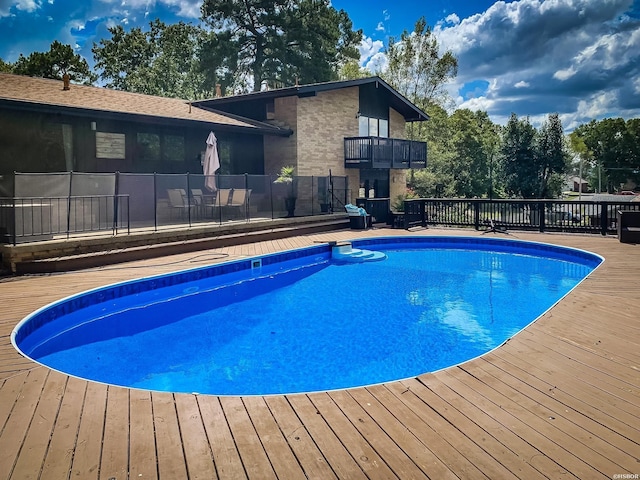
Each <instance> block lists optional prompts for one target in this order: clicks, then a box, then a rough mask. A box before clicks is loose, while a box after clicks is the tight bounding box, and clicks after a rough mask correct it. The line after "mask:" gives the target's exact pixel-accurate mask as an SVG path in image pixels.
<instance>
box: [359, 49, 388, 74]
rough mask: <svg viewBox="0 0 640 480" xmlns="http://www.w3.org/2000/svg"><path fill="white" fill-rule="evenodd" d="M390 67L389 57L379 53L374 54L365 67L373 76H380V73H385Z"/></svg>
mask: <svg viewBox="0 0 640 480" xmlns="http://www.w3.org/2000/svg"><path fill="white" fill-rule="evenodd" d="M388 65H389V62H388V59H387V56H386V55H385V54H384V53H382V52H378V53H376V54H374V55H373V56H372V57H371V58H370V59H369V60H367V61H366V62H365V63H364V65H363V67H364V68H366V69H367V70H369V71H370V72H371V73H373V74H379V73H380V72H384V71H385V70H386V69H387V67H388Z"/></svg>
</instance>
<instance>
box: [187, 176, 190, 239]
mask: <svg viewBox="0 0 640 480" xmlns="http://www.w3.org/2000/svg"><path fill="white" fill-rule="evenodd" d="M187 220H188V222H189V227H191V185H190V183H189V172H187Z"/></svg>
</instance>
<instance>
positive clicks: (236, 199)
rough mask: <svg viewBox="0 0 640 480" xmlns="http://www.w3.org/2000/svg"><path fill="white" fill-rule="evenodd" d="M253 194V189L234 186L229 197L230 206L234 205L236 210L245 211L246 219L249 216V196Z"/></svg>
mask: <svg viewBox="0 0 640 480" xmlns="http://www.w3.org/2000/svg"><path fill="white" fill-rule="evenodd" d="M250 195H251V189H245V188H234V189H233V190H232V192H231V197H230V198H229V203H228V204H227V206H228V207H232V208H233V209H234V210H238V211H240V212H242V211H244V217H245V219H246V218H247V217H248V208H249V196H250Z"/></svg>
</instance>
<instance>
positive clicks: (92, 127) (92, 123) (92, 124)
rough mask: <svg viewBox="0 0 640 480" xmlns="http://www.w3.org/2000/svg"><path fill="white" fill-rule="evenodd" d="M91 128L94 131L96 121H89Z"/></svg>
mask: <svg viewBox="0 0 640 480" xmlns="http://www.w3.org/2000/svg"><path fill="white" fill-rule="evenodd" d="M91 130H93V131H94V132H95V131H96V122H91Z"/></svg>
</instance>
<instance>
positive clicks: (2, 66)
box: [0, 58, 13, 73]
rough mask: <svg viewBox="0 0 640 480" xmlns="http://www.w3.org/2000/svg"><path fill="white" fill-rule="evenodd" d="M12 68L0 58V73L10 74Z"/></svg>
mask: <svg viewBox="0 0 640 480" xmlns="http://www.w3.org/2000/svg"><path fill="white" fill-rule="evenodd" d="M12 69H13V66H12V65H11V64H10V63H7V62H5V61H4V60H2V59H1V58H0V72H2V73H11V71H12Z"/></svg>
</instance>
